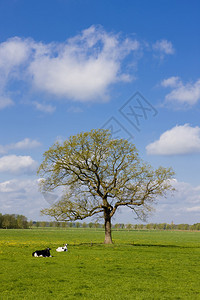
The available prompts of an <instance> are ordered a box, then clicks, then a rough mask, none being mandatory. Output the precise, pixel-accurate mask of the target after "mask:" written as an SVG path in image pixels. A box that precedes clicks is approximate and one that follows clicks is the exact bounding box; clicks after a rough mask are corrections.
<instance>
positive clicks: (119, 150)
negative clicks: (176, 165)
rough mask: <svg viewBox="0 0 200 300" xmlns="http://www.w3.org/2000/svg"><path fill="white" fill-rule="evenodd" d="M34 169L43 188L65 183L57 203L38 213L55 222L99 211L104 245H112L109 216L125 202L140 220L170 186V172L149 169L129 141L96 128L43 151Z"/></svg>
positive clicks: (53, 187) (161, 169)
mask: <svg viewBox="0 0 200 300" xmlns="http://www.w3.org/2000/svg"><path fill="white" fill-rule="evenodd" d="M38 173H39V174H40V175H41V176H42V180H41V188H42V191H43V192H44V191H46V192H47V191H48V192H49V191H53V190H54V189H56V188H57V187H60V186H62V187H64V193H63V196H62V198H61V199H60V201H57V202H56V203H54V204H53V205H52V206H51V207H50V208H47V209H43V210H42V213H43V214H45V215H49V216H52V217H54V218H55V219H56V220H57V221H75V220H82V219H84V218H87V217H91V216H94V215H97V214H98V215H99V214H101V215H102V216H103V218H104V221H105V241H104V242H105V243H106V244H108V243H112V237H111V218H112V217H113V216H114V214H115V213H116V211H117V209H118V208H120V207H122V206H126V207H129V208H130V209H132V210H133V211H134V212H135V213H136V215H137V216H138V217H140V218H142V219H144V218H145V217H146V216H147V215H148V214H149V212H150V211H151V209H152V204H153V203H154V202H155V200H156V198H157V197H158V196H163V195H165V193H166V192H167V191H168V190H172V186H171V180H170V179H171V178H172V176H173V174H174V173H173V171H172V170H171V169H170V168H169V169H166V168H163V167H159V168H158V169H157V170H153V169H152V167H151V166H150V165H149V164H146V163H143V161H142V160H141V159H140V158H139V155H138V152H137V150H136V147H135V145H134V144H132V143H130V142H128V141H127V140H125V139H112V137H111V134H110V132H109V131H107V130H103V129H99V130H92V131H90V132H85V133H80V134H77V135H75V136H71V137H70V138H69V139H67V140H66V141H65V142H64V143H62V144H61V143H58V142H57V143H55V144H54V145H53V146H52V147H50V149H49V150H48V151H46V152H45V153H44V161H43V163H42V164H41V165H40V167H39V170H38Z"/></svg>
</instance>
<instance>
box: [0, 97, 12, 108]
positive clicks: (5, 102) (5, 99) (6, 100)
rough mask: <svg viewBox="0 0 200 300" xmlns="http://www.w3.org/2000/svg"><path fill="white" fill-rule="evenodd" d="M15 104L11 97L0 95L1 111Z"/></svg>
mask: <svg viewBox="0 0 200 300" xmlns="http://www.w3.org/2000/svg"><path fill="white" fill-rule="evenodd" d="M13 104H14V102H13V101H12V99H10V98H9V97H5V96H3V95H2V96H1V95H0V110H1V109H4V108H5V107H8V106H11V105H13Z"/></svg>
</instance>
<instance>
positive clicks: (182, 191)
mask: <svg viewBox="0 0 200 300" xmlns="http://www.w3.org/2000/svg"><path fill="white" fill-rule="evenodd" d="M173 186H174V187H175V189H176V191H175V192H174V194H173V196H172V197H170V196H168V197H166V198H162V199H160V200H159V201H158V204H157V206H156V213H155V214H154V216H153V218H152V219H151V221H152V222H157V223H158V222H159V223H163V222H167V223H171V221H173V222H174V223H175V224H180V223H186V224H194V223H197V222H199V217H200V209H199V208H200V194H199V189H200V186H196V187H194V186H192V185H191V184H189V183H187V182H179V181H178V180H173Z"/></svg>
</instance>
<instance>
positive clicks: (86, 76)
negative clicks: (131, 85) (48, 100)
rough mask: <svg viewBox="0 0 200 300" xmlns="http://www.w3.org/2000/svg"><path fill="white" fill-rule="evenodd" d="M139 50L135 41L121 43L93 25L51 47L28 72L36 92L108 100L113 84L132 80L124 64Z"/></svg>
mask: <svg viewBox="0 0 200 300" xmlns="http://www.w3.org/2000/svg"><path fill="white" fill-rule="evenodd" d="M138 48H139V43H138V42H137V41H135V40H130V39H126V40H121V39H120V38H119V36H117V35H114V34H110V33H107V32H105V31H104V30H103V29H101V28H99V27H95V26H91V27H90V28H88V29H86V30H83V31H82V33H81V34H80V35H77V36H75V37H74V38H71V39H69V40H68V41H67V42H66V43H65V44H62V45H53V44H52V45H49V48H48V51H46V53H42V54H40V55H37V56H36V57H35V59H34V60H33V61H32V62H31V64H30V66H29V72H30V74H31V76H32V78H33V84H34V86H35V88H36V89H39V90H42V91H45V92H47V93H50V94H53V95H55V96H58V97H61V98H68V99H74V100H79V101H94V100H95V99H97V98H99V97H101V98H102V97H103V98H104V99H107V98H106V96H107V93H108V87H109V86H110V85H111V84H114V83H116V82H117V81H124V80H125V81H127V80H129V79H130V76H129V74H126V73H125V74H124V73H123V72H122V71H121V62H122V60H123V59H124V57H126V56H127V55H128V54H130V53H131V52H133V51H136V50H138Z"/></svg>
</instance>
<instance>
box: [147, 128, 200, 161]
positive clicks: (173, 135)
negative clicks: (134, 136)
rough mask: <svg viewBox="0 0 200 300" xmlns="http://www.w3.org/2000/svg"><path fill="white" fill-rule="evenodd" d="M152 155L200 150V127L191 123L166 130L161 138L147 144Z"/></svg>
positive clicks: (148, 151)
mask: <svg viewBox="0 0 200 300" xmlns="http://www.w3.org/2000/svg"><path fill="white" fill-rule="evenodd" d="M146 151H147V153H148V154H152V155H176V154H188V153H197V152H200V128H199V127H198V126H196V127H191V126H190V125H189V124H185V125H180V126H178V125H177V126H175V127H173V128H172V129H170V130H167V131H166V132H164V133H163V134H162V135H161V136H160V138H159V140H157V141H155V142H153V143H151V144H149V145H147V147H146Z"/></svg>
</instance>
